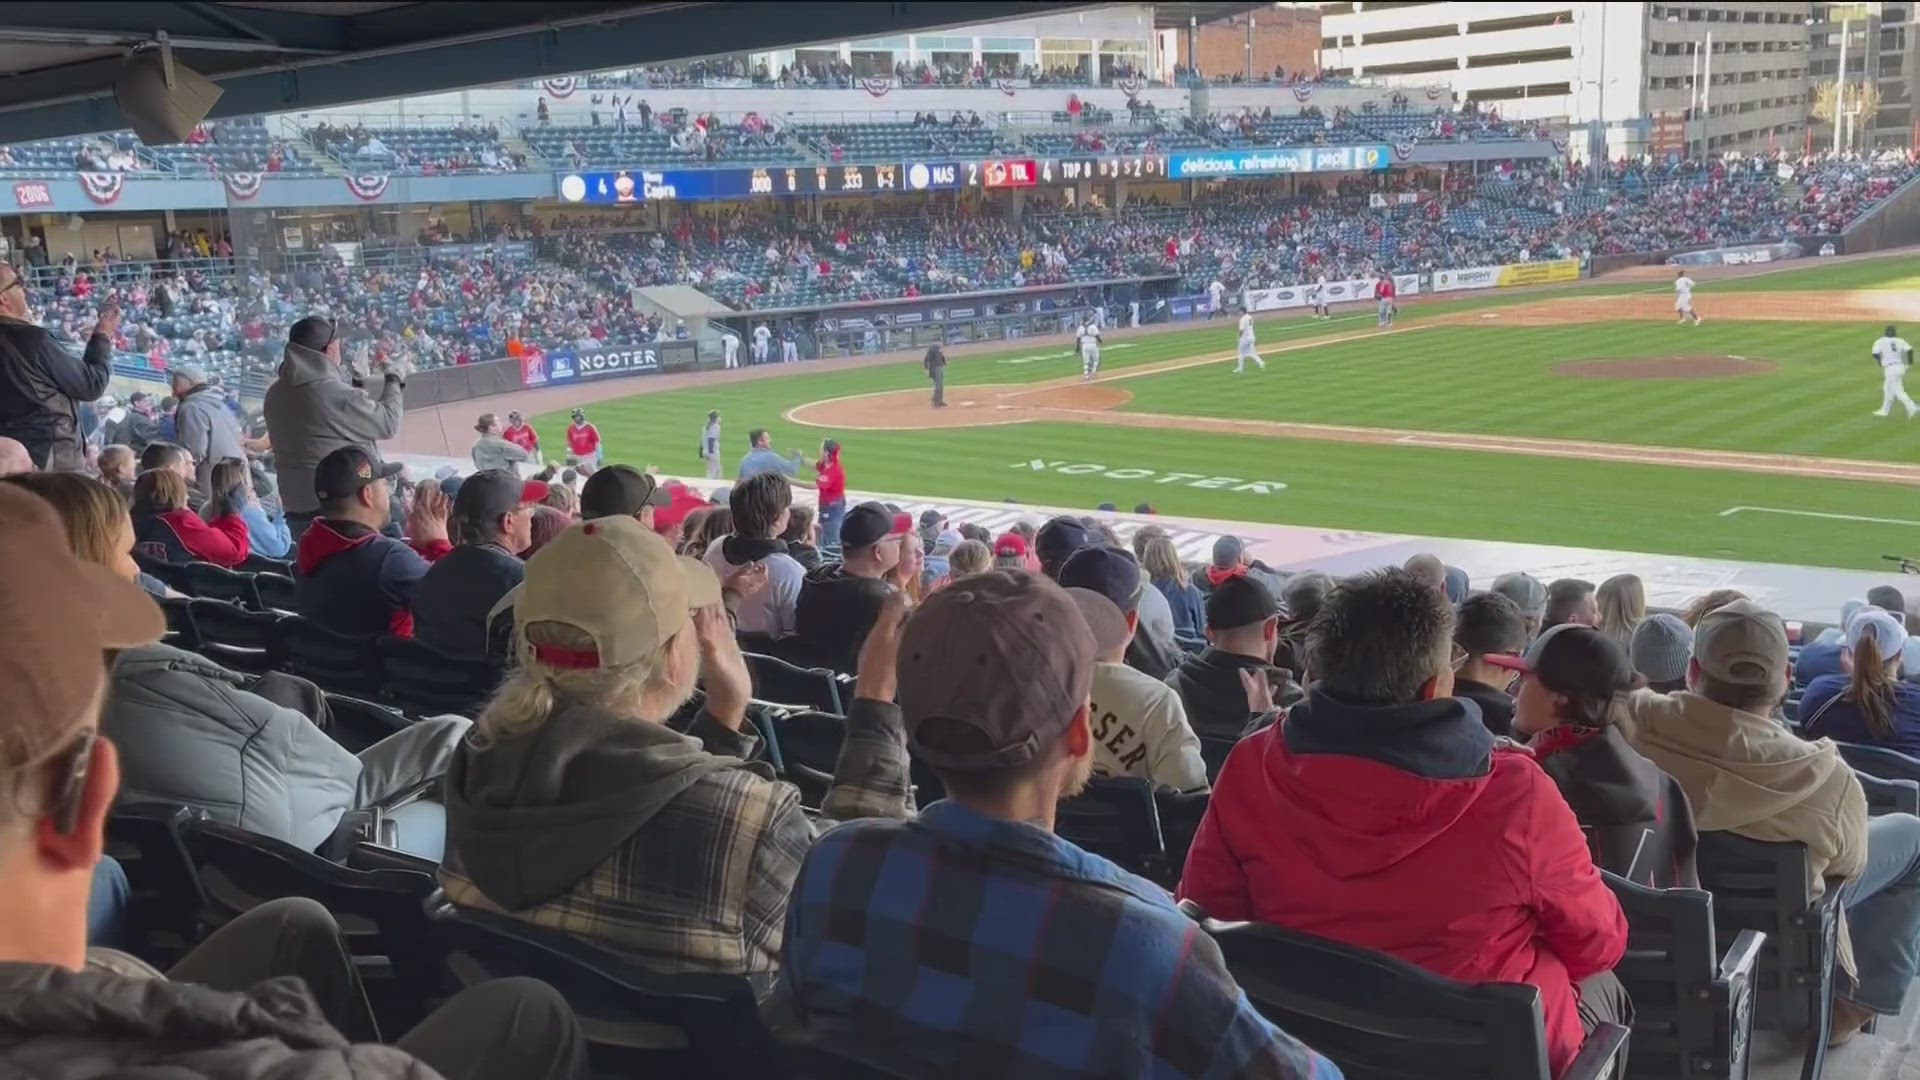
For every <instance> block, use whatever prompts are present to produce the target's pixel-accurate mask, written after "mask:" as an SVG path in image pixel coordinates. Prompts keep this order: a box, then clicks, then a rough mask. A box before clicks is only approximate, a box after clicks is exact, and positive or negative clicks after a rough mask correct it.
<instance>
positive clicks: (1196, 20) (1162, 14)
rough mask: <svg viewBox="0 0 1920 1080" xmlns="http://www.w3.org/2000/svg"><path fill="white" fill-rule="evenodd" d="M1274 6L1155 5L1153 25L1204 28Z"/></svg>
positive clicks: (1167, 27) (1258, 4)
mask: <svg viewBox="0 0 1920 1080" xmlns="http://www.w3.org/2000/svg"><path fill="white" fill-rule="evenodd" d="M1274 6H1275V5H1273V4H1271V3H1264V4H1263V3H1251V4H1249V3H1237V4H1155V5H1153V25H1154V27H1155V28H1156V29H1160V30H1184V29H1186V28H1187V27H1188V26H1193V25H1199V26H1205V25H1207V24H1208V23H1210V22H1218V21H1220V20H1221V19H1231V18H1233V17H1235V16H1237V15H1245V14H1246V13H1247V12H1249V11H1264V10H1267V9H1270V8H1272V7H1274Z"/></svg>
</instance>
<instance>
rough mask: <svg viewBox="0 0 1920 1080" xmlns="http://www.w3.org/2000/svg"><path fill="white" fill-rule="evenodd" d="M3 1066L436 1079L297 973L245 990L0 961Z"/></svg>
mask: <svg viewBox="0 0 1920 1080" xmlns="http://www.w3.org/2000/svg"><path fill="white" fill-rule="evenodd" d="M0 1075H5V1076H30V1077H33V1078H34V1080H96V1078H98V1080H107V1078H110V1077H123V1076H133V1075H139V1076H156V1077H158V1076H165V1077H168V1078H170V1080H269V1078H270V1080H438V1077H439V1074H438V1073H435V1072H434V1071H433V1070H432V1069H429V1068H427V1067H426V1066H425V1065H422V1064H420V1063H419V1062H417V1061H415V1060H413V1058H411V1057H409V1056H408V1055H407V1054H406V1053H404V1052H402V1051H400V1050H395V1049H392V1048H389V1047H385V1046H354V1045H351V1044H349V1043H348V1042H347V1040H346V1038H345V1037H344V1036H342V1035H341V1034H340V1033H339V1032H337V1031H335V1030H334V1029H333V1028H332V1027H330V1026H328V1024H327V1022H326V1020H325V1019H324V1018H323V1017H322V1016H321V1015H320V1007H319V1006H318V1005H317V1004H315V1003H314V1000H313V997H312V996H311V995H309V994H308V993H307V988H306V985H305V984H304V983H302V982H301V981H300V980H298V979H293V978H286V979H269V980H267V981H266V982H263V983H261V984H259V985H258V986H255V987H254V988H253V989H252V990H249V991H247V992H246V993H244V994H232V993H226V992H224V991H220V990H210V989H207V988H206V987H203V986H192V985H188V984H185V983H176V982H168V981H167V980H166V979H162V978H140V977H137V976H127V975H117V974H112V973H109V972H105V971H98V970H89V971H67V970H65V969H63V968H56V967H49V966H46V965H43V964H0Z"/></svg>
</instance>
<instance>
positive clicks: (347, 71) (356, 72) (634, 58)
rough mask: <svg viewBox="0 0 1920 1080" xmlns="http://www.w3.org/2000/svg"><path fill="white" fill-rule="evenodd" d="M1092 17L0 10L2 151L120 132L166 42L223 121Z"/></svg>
mask: <svg viewBox="0 0 1920 1080" xmlns="http://www.w3.org/2000/svg"><path fill="white" fill-rule="evenodd" d="M1097 6H1099V5H1097V4H1077V3H1045V2H1037V0H1022V2H1014V0H1003V2H991V0H979V2H975V0H967V2H963V3H922V2H895V3H806V2H799V3H751V2H747V3H696V2H674V0H662V2H657V3H645V4H639V3H608V2H595V0H489V2H487V3H448V2H440V0H414V2H404V3H393V2H375V0H366V2H361V0H340V2H326V3H322V2H310V3H299V2H290V3H278V2H259V0H255V2H220V3H216V2H191V0H176V2H170V3H157V2H143V3H133V2H84V3H83V2H71V0H70V2H67V3H27V2H25V0H16V2H14V3H9V4H6V5H4V6H3V7H0V143H6V142H17V141H21V140H25V139H38V138H50V137H56V136H64V135H75V134H83V133H87V132H95V131H108V130H112V129H115V128H121V127H125V126H126V123H125V120H124V119H123V118H122V116H121V114H120V109H119V107H118V106H117V105H115V104H114V101H113V96H112V85H113V81H114V78H115V76H116V75H117V74H118V72H119V70H120V65H121V58H122V57H123V56H124V55H125V53H126V51H127V50H128V49H129V48H131V47H132V46H134V45H138V44H141V43H144V42H151V41H154V40H155V39H156V37H157V35H158V34H159V33H160V32H162V31H164V32H165V33H166V35H167V39H168V42H169V43H170V45H171V46H172V48H173V53H174V57H175V59H176V61H178V62H180V63H184V64H185V65H187V66H188V67H190V68H192V69H193V70H195V71H198V72H199V73H201V74H202V75H205V76H207V77H208V78H211V79H213V80H214V81H215V82H217V83H219V84H220V86H221V88H222V89H223V90H224V91H225V93H224V95H223V96H222V97H221V98H220V100H219V102H218V103H217V104H216V105H215V106H214V109H213V114H212V115H213V116H215V117H221V116H248V115H253V114H256V113H268V112H281V111H289V110H307V109H319V108H326V107H329V106H334V105H343V104H348V103H352V102H358V101H371V100H379V99H382V98H390V97H403V96H406V95H410V94H425V93H434V92H438V91H443V90H458V89H463V88H467V87H473V86H485V85H492V84H497V83H502V82H513V81H519V80H523V79H535V78H542V77H545V76H549V75H565V74H571V73H574V72H581V71H593V70H596V69H602V68H614V67H624V66H629V65H639V64H653V63H661V62H664V61H669V60H679V59H687V58H692V57H698V56H710V55H714V54H718V53H728V52H741V51H746V50H764V49H777V48H787V47H791V46H793V45H796V44H805V43H809V42H827V41H842V40H846V39H849V38H870V37H884V36H888V35H893V34H903V33H910V32H914V31H918V30H926V29H933V28H936V27H944V26H960V25H970V24H977V23H983V22H993V21H997V20H1001V19H1012V18H1024V17H1030V16H1034V15H1041V14H1049V13H1057V12H1060V11H1062V10H1073V9H1076V8H1082V7H1097ZM1201 6H1217V5H1201Z"/></svg>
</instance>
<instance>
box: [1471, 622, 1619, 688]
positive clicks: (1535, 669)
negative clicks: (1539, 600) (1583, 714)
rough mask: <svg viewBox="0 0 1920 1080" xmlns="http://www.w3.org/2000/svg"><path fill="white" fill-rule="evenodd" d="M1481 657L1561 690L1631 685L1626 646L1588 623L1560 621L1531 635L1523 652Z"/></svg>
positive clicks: (1543, 684) (1497, 665)
mask: <svg viewBox="0 0 1920 1080" xmlns="http://www.w3.org/2000/svg"><path fill="white" fill-rule="evenodd" d="M1482 659H1484V660H1485V661H1486V662H1487V663H1489V664H1492V665H1493V666H1494V667H1502V668H1506V669H1508V670H1509V671H1517V672H1519V673H1520V674H1522V675H1531V676H1533V677H1534V678H1535V679H1538V680H1540V685H1541V686H1544V687H1546V688H1547V689H1549V690H1555V691H1560V692H1563V693H1576V692H1582V691H1585V692H1590V693H1607V692H1618V691H1624V690H1631V689H1633V685H1634V675H1635V672H1634V669H1633V659H1632V657H1631V656H1629V655H1628V653H1627V650H1626V648H1625V647H1624V646H1622V645H1621V644H1620V643H1619V642H1617V641H1615V640H1613V639H1612V638H1610V637H1608V636H1607V635H1605V634H1603V633H1601V632H1600V631H1598V630H1595V629H1594V628H1593V627H1591V626H1576V625H1574V624H1572V623H1562V624H1560V625H1559V626H1555V627H1552V628H1551V629H1549V630H1548V631H1547V632H1546V633H1544V634H1541V635H1540V636H1539V637H1537V638H1534V639H1533V644H1532V645H1529V646H1527V654H1526V655H1525V656H1506V655H1501V654H1490V655H1487V656H1485V657H1482Z"/></svg>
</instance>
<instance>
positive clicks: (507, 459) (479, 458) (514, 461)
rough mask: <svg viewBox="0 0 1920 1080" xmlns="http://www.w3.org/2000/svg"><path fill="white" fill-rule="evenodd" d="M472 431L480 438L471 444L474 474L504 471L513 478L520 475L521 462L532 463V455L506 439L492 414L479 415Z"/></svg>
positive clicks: (498, 422) (497, 420) (496, 418)
mask: <svg viewBox="0 0 1920 1080" xmlns="http://www.w3.org/2000/svg"><path fill="white" fill-rule="evenodd" d="M473 430H475V431H477V432H479V433H480V437H479V438H478V439H476V440H474V444H473V468H474V471H476V472H484V471H486V470H487V469H505V470H506V471H508V472H510V473H512V474H513V475H515V476H519V475H520V469H519V466H520V464H521V463H522V462H527V461H532V460H533V455H532V454H529V453H527V451H526V448H525V447H523V446H521V445H519V444H518V443H515V442H512V441H510V440H509V439H507V438H506V437H505V436H504V435H503V434H502V431H503V430H504V429H503V428H502V427H501V426H500V419H499V417H496V416H495V415H493V414H492V413H481V414H480V419H478V420H476V421H474V423H473Z"/></svg>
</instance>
